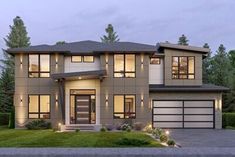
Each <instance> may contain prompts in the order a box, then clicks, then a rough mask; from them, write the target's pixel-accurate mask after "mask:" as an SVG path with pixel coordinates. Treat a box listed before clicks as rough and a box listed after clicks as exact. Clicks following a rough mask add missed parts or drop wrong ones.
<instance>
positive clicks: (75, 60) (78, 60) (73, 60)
mask: <svg viewBox="0 0 235 157" xmlns="http://www.w3.org/2000/svg"><path fill="white" fill-rule="evenodd" d="M72 62H75V63H80V62H82V56H72Z"/></svg>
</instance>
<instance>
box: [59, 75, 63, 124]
mask: <svg viewBox="0 0 235 157" xmlns="http://www.w3.org/2000/svg"><path fill="white" fill-rule="evenodd" d="M58 84H59V104H60V106H61V114H62V123H63V124H65V91H64V90H65V87H64V86H65V81H64V79H59V80H58Z"/></svg>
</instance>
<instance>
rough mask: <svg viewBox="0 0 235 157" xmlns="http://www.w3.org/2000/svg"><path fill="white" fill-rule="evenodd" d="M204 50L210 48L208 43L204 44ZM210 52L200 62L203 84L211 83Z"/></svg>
mask: <svg viewBox="0 0 235 157" xmlns="http://www.w3.org/2000/svg"><path fill="white" fill-rule="evenodd" d="M203 47H204V48H208V49H209V48H210V46H209V45H208V43H205V44H204V45H203ZM210 64H211V51H210V52H209V53H208V54H207V56H206V58H204V59H203V61H202V78H203V83H211V80H210V77H211V66H210Z"/></svg>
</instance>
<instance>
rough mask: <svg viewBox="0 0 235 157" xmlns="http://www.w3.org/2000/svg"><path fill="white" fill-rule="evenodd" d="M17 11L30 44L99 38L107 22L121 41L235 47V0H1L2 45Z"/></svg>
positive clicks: (2, 45)
mask: <svg viewBox="0 0 235 157" xmlns="http://www.w3.org/2000/svg"><path fill="white" fill-rule="evenodd" d="M15 16H20V17H21V18H22V19H23V21H24V23H25V25H26V27H27V31H28V35H29V37H31V44H32V45H37V44H54V43H55V42H56V41H60V40H64V41H66V42H73V41H80V40H95V41H100V37H101V36H102V35H103V34H104V33H105V32H104V29H105V27H106V26H107V24H109V23H111V24H113V26H114V29H115V31H116V32H117V33H118V35H119V37H120V39H121V41H132V42H139V43H147V44H154V45H155V44H156V43H157V42H163V41H169V42H172V43H177V41H178V38H179V36H181V35H182V34H185V35H186V36H187V37H188V39H189V40H190V41H189V43H190V45H195V46H202V45H203V44H204V43H205V42H208V43H209V45H210V46H211V48H212V50H213V51H215V50H216V49H217V48H218V46H219V44H220V43H223V44H224V45H225V47H226V48H227V50H230V49H235V0H138V1H137V0H122V1H121V0H112V1H110V0H99V1H94V0H38V1H35V0H20V1H19V0H1V2H0V47H1V48H6V47H5V43H4V40H3V38H4V37H5V36H6V35H7V34H8V33H9V31H10V30H9V25H12V23H13V22H12V20H13V18H14V17H15Z"/></svg>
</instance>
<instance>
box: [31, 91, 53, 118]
mask: <svg viewBox="0 0 235 157" xmlns="http://www.w3.org/2000/svg"><path fill="white" fill-rule="evenodd" d="M30 96H38V112H29V103H30V99H29V97H30ZM41 96H49V101H50V105H49V107H50V112H40V109H41V105H40V97H41ZM30 114H37V115H38V118H30V117H29V115H30ZM41 114H48V115H49V117H48V118H40V115H41ZM28 119H51V95H50V94H28Z"/></svg>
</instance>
